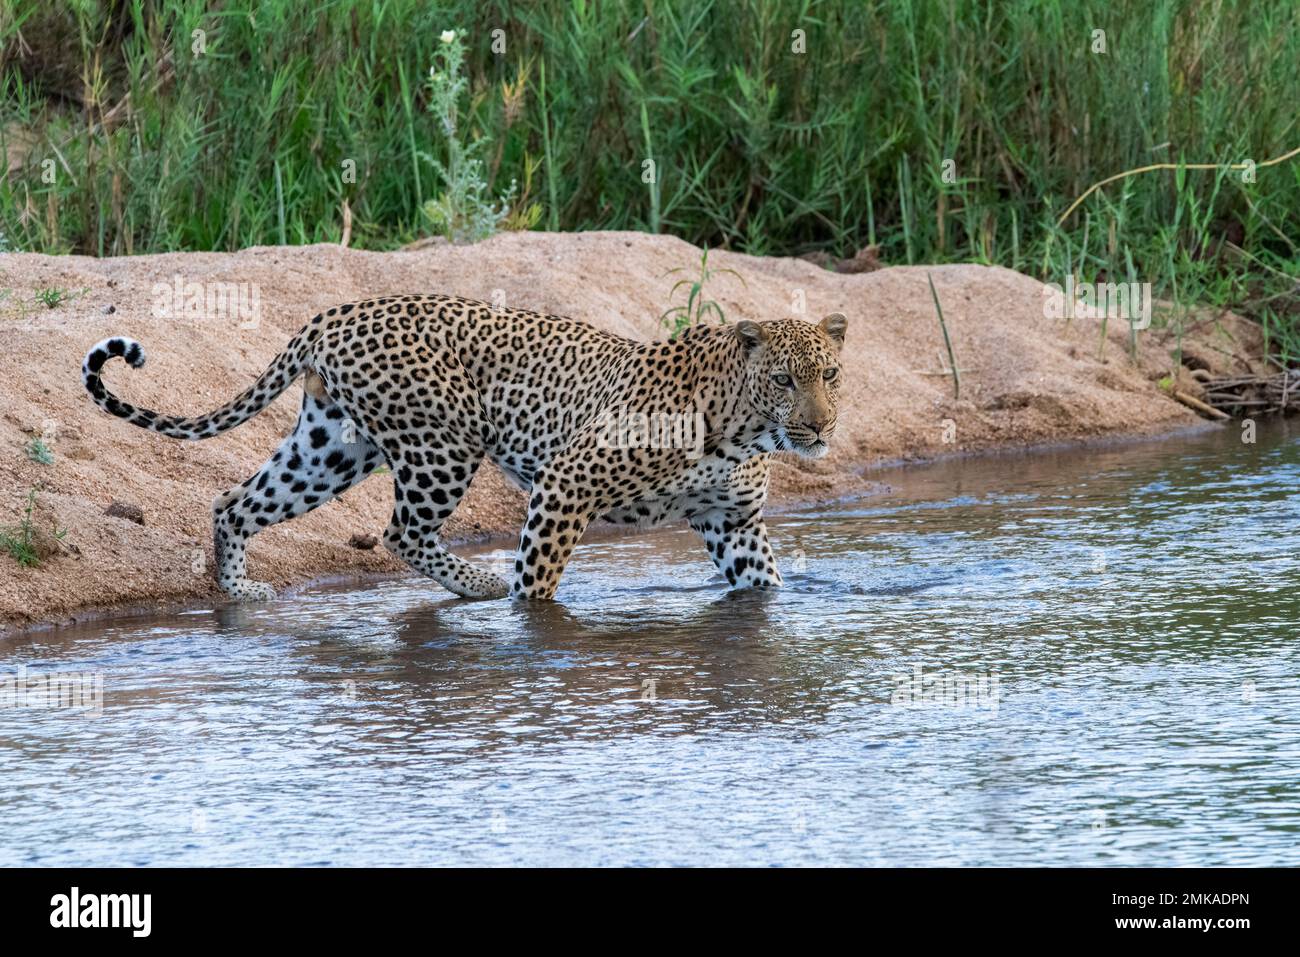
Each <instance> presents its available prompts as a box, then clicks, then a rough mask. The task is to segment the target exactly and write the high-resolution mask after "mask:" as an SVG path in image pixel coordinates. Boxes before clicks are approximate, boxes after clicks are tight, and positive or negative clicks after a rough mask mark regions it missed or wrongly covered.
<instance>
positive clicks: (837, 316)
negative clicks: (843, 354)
mask: <svg viewBox="0 0 1300 957" xmlns="http://www.w3.org/2000/svg"><path fill="white" fill-rule="evenodd" d="M817 325H818V326H820V327H821V330H822V332H824V333H826V335H828V336H830V337H831V338H832V339H834V340H835V341H836V342H837V343H839V344H840V345H844V332H845V330H846V329H847V328H848V325H849V319H848V316H846V315H844V313H842V312H832V313H831V314H830V315H829V316H827V317H826V318H825V319H823V320H822V321H821V322H819V323H817Z"/></svg>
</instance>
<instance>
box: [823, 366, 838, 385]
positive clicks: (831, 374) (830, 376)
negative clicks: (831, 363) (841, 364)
mask: <svg viewBox="0 0 1300 957" xmlns="http://www.w3.org/2000/svg"><path fill="white" fill-rule="evenodd" d="M839 375H840V370H839V369H836V368H834V367H832V368H830V369H827V370H826V371H825V372H823V373H822V378H823V379H825V380H826V381H827V382H834V381H835V380H836V379H838V378H839Z"/></svg>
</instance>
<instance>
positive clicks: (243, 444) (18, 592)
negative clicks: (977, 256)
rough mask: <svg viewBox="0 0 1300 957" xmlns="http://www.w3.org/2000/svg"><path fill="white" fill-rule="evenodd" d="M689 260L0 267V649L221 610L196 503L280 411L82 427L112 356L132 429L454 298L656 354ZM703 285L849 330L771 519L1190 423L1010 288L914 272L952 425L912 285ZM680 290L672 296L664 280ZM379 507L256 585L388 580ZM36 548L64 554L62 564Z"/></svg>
mask: <svg viewBox="0 0 1300 957" xmlns="http://www.w3.org/2000/svg"><path fill="white" fill-rule="evenodd" d="M698 260H699V250H697V249H695V248H694V247H692V246H690V245H688V244H687V243H684V242H682V241H680V240H677V239H674V238H671V237H665V236H647V235H643V234H639V233H582V234H571V235H570V234H558V235H557V234H544V233H509V234H503V235H500V236H498V237H496V238H494V239H492V240H489V241H487V242H485V243H482V244H480V245H477V246H473V247H451V246H446V245H437V246H431V247H428V248H425V249H420V250H418V251H411V252H390V253H371V252H361V251H355V250H347V249H342V248H339V247H337V246H329V245H318V246H307V247H283V248H281V247H276V248H255V249H248V250H244V251H242V252H239V253H175V254H167V255H158V256H139V257H132V258H118V259H91V258H83V257H71V256H62V257H56V256H41V255H28V254H10V255H5V256H3V257H0V290H8V295H7V296H5V297H4V298H3V299H2V300H0V330H3V335H4V344H5V348H4V349H3V351H2V353H0V383H3V390H4V396H5V401H4V404H3V409H2V410H0V525H4V526H14V525H16V524H17V523H18V522H19V521H20V519H21V516H22V512H23V509H24V507H25V505H26V502H27V500H28V494H29V491H30V490H31V489H36V490H37V493H36V508H35V512H34V521H35V525H36V529H37V533H38V536H37V537H38V544H41V545H42V546H43V550H44V551H46V552H48V554H47V555H46V557H45V558H44V559H43V561H42V562H41V564H40V565H39V566H38V567H35V568H22V567H20V566H19V565H18V564H17V563H16V562H15V561H14V560H13V559H12V558H10V557H9V556H7V555H4V554H0V626H18V627H21V626H23V625H27V624H32V623H36V622H46V621H60V620H68V619H70V618H75V617H76V615H77V613H78V610H79V609H87V608H92V607H100V606H106V605H117V604H127V605H133V606H139V605H141V604H148V603H150V602H170V601H178V600H187V599H194V598H200V597H203V596H206V595H209V594H215V587H214V586H213V585H212V583H211V576H210V569H211V545H210V542H209V508H210V504H211V501H212V499H213V498H214V497H215V496H217V495H218V494H219V493H221V492H223V491H224V490H226V489H227V488H229V487H230V486H232V485H234V484H236V483H237V482H239V481H241V480H242V479H243V478H245V477H246V476H248V475H249V474H251V473H252V472H253V471H254V470H255V469H256V468H257V467H258V466H259V465H260V464H261V463H262V462H263V461H264V460H265V458H266V457H267V455H268V454H269V453H270V452H271V451H272V450H273V449H274V447H275V446H276V444H277V443H278V441H279V439H280V437H281V436H282V435H283V434H284V433H285V432H287V431H288V429H289V428H290V427H291V426H292V424H293V421H294V418H295V416H296V413H297V406H298V402H299V400H300V396H299V394H298V389H297V388H294V389H291V390H290V391H289V392H288V393H286V394H285V395H284V396H282V397H281V398H280V399H279V400H278V401H277V402H276V403H275V405H273V406H272V407H271V408H270V409H269V410H268V411H267V412H265V413H264V414H263V415H261V416H260V417H258V418H256V419H254V420H253V421H251V422H249V423H247V424H246V425H244V426H242V427H241V428H239V429H236V430H235V431H233V432H230V433H227V434H226V435H223V436H220V437H218V438H215V439H211V440H209V441H206V442H199V443H181V442H176V441H173V440H169V439H165V438H163V437H161V436H158V435H155V434H152V433H148V432H145V431H143V430H140V429H137V428H134V427H132V426H129V425H127V424H125V423H123V422H121V421H119V420H115V419H111V418H109V417H108V416H106V415H104V414H103V413H102V412H100V411H99V410H98V409H97V408H95V407H94V406H93V405H92V404H91V402H90V401H89V399H88V398H87V396H86V395H85V393H84V391H83V390H82V387H81V383H80V377H79V370H80V364H81V359H82V356H83V355H84V353H85V352H86V350H87V348H88V347H89V346H90V345H92V344H93V343H94V342H96V341H98V340H99V339H101V338H103V337H104V336H107V335H110V334H114V333H121V334H125V335H129V336H132V337H134V338H136V339H139V340H140V341H141V342H142V343H143V344H144V346H145V348H146V350H147V352H148V355H149V361H148V364H147V365H146V366H145V367H144V368H143V369H141V370H139V371H133V370H131V369H129V368H128V367H126V366H125V364H123V363H114V364H113V365H111V366H110V367H109V368H108V370H107V373H106V379H107V381H108V382H109V384H110V387H111V388H112V389H113V390H114V391H116V392H117V393H119V394H120V395H122V396H123V398H125V399H127V400H128V401H131V402H133V403H135V404H138V405H143V406H147V407H150V408H154V409H158V410H162V411H165V412H169V413H182V414H193V413H198V412H203V411H207V410H209V409H212V408H215V407H217V406H219V405H221V404H222V403H223V402H225V401H226V400H227V399H228V398H229V397H231V396H232V395H234V394H235V393H236V392H238V391H239V390H241V389H242V388H243V387H244V386H245V385H247V384H248V383H249V382H251V381H252V379H253V378H255V377H256V376H257V374H258V373H260V372H261V370H262V369H263V367H264V366H265V365H266V364H267V363H268V362H269V361H270V360H271V359H272V358H273V357H274V355H275V354H276V353H277V352H278V351H279V350H280V349H281V348H282V347H283V345H284V343H285V342H286V341H287V340H288V339H289V337H290V336H292V335H293V333H294V332H295V331H296V330H297V329H298V328H299V326H301V325H302V323H303V322H305V321H306V320H307V319H308V318H310V317H311V316H312V315H313V314H314V313H315V312H317V311H319V310H320V309H322V308H325V307H327V306H330V305H334V304H337V303H340V302H347V301H350V300H356V299H361V298H366V297H372V296H378V295H383V294H390V293H404V292H447V293H452V294H456V295H462V296H468V297H473V298H477V299H486V300H492V299H493V298H494V297H495V298H496V300H497V301H504V303H505V304H507V305H511V306H517V307H520V308H526V309H534V310H537V311H541V312H548V313H559V314H565V315H570V316H575V317H577V318H580V319H584V320H587V321H589V322H592V323H595V324H596V325H599V326H601V327H603V328H606V329H610V330H612V331H614V332H617V333H620V334H623V335H627V336H633V337H640V338H655V337H660V336H662V329H661V328H660V327H659V326H658V323H657V316H658V315H659V314H660V313H662V312H663V310H664V309H665V308H667V306H668V305H669V299H668V297H669V291H670V289H671V287H672V285H673V283H674V282H675V281H677V279H679V278H681V277H682V276H690V275H693V272H692V270H695V269H697V267H698ZM709 264H710V266H711V267H714V268H728V269H735V270H736V271H737V272H738V273H739V274H740V275H741V276H742V277H743V278H744V284H742V283H741V282H740V281H739V280H737V279H736V278H735V277H734V276H731V275H720V276H717V277H715V278H714V279H713V280H712V282H711V283H710V285H709V287H708V290H707V294H708V295H709V296H710V298H713V299H716V300H717V301H718V302H719V303H720V304H721V305H722V307H723V309H724V310H725V311H726V313H727V316H728V317H729V318H731V319H737V318H753V319H764V318H777V317H780V316H785V315H791V314H794V313H795V312H796V308H797V306H798V305H799V304H803V305H804V308H805V309H806V316H807V317H809V318H817V317H820V316H822V315H824V314H826V313H829V312H843V313H845V314H846V315H847V316H849V319H850V327H849V334H848V344H847V346H846V363H845V366H846V386H845V396H844V399H843V400H842V405H843V410H842V413H841V421H840V427H839V432H838V434H837V437H836V442H835V445H834V447H833V449H832V452H831V454H830V455H829V456H828V457H826V458H825V459H822V460H820V461H818V462H789V463H783V464H781V465H780V466H779V467H778V468H777V470H776V472H775V475H774V487H773V499H774V504H775V505H776V506H778V507H780V506H789V505H791V504H794V503H798V502H804V501H816V500H820V499H827V498H838V497H842V496H845V495H848V494H852V493H854V492H856V491H862V490H865V489H866V488H867V487H868V486H869V482H870V479H869V477H868V476H865V475H864V474H863V472H864V470H866V469H868V468H870V467H871V466H873V465H876V464H879V463H881V462H884V461H891V460H898V459H910V458H924V457H930V456H934V455H940V454H945V453H952V452H957V451H977V450H983V449H992V448H1005V447H1018V446H1026V445H1032V444H1038V443H1042V442H1046V441H1073V440H1082V439H1091V438H1099V437H1104V436H1119V435H1134V434H1158V433H1163V432H1167V431H1170V430H1173V429H1177V428H1180V427H1185V426H1188V425H1190V424H1194V423H1195V422H1196V421H1197V417H1196V416H1195V415H1194V414H1193V413H1192V412H1190V411H1189V410H1188V409H1187V408H1185V407H1184V406H1182V405H1180V404H1178V403H1177V402H1175V401H1173V400H1172V399H1171V398H1169V397H1168V395H1167V394H1166V393H1165V392H1164V391H1162V390H1161V389H1160V388H1159V386H1158V385H1157V380H1158V379H1159V378H1161V377H1162V376H1165V375H1167V374H1168V373H1170V372H1171V371H1172V366H1171V359H1170V356H1169V352H1170V346H1171V343H1170V342H1169V340H1168V338H1167V337H1165V336H1163V335H1161V334H1160V333H1154V332H1148V333H1143V334H1142V335H1141V337H1140V350H1139V357H1138V362H1137V363H1136V364H1134V363H1132V362H1131V361H1130V360H1129V358H1128V356H1127V354H1126V349H1127V327H1126V324H1125V323H1123V322H1117V321H1112V322H1111V324H1110V325H1111V328H1110V330H1109V333H1108V336H1107V340H1106V344H1105V347H1104V353H1103V355H1102V357H1101V358H1100V359H1099V358H1098V343H1099V332H1100V326H1099V325H1098V323H1097V322H1096V321H1095V320H1080V319H1075V320H1074V321H1073V322H1072V323H1070V324H1069V325H1068V326H1067V325H1066V324H1065V323H1063V322H1061V321H1052V320H1048V319H1045V318H1044V317H1043V297H1042V286H1041V284H1040V283H1038V282H1037V281H1036V280H1034V279H1031V278H1029V277H1026V276H1022V275H1019V274H1017V273H1014V272H1011V271H1008V270H1005V269H1001V268H990V267H981V266H937V267H928V268H929V271H930V272H931V274H932V275H933V277H934V283H935V287H936V289H937V290H938V293H939V297H940V300H941V302H942V304H943V307H944V314H945V317H946V320H947V323H948V327H949V331H950V332H951V335H952V340H953V348H954V350H955V354H956V356H957V359H958V364H959V366H960V367H961V368H962V369H963V370H965V371H964V374H963V377H962V392H961V399H960V401H957V400H955V399H954V398H953V384H952V380H951V378H950V377H947V376H943V375H934V374H930V373H933V372H935V371H937V370H939V369H940V368H941V366H940V363H941V358H940V356H941V354H942V353H943V351H944V345H943V337H942V333H941V331H940V328H939V324H938V321H937V320H936V317H935V313H934V308H933V305H932V303H931V299H930V293H929V288H928V286H927V284H926V268H923V267H898V268H889V269H882V270H879V271H875V272H869V273H860V274H852V275H841V274H837V273H833V272H828V271H826V270H824V269H821V268H819V267H817V266H814V265H812V264H810V263H808V262H804V261H802V260H798V259H768V258H756V257H750V256H742V255H737V254H730V253H725V252H713V253H711V254H710V257H709ZM679 267H680V268H682V269H684V270H685V272H683V273H679V274H673V275H665V274H666V273H667V271H668V270H670V269H674V268H679ZM177 277H179V279H180V281H181V282H182V283H191V282H198V283H209V284H210V283H217V282H222V283H245V284H250V285H249V286H247V287H245V288H247V289H252V290H255V291H256V294H257V296H258V301H259V303H260V320H259V321H258V322H257V323H256V325H255V326H253V327H251V328H249V327H245V326H247V325H248V324H247V323H241V322H240V317H239V316H237V315H234V316H227V317H225V318H193V319H188V318H182V319H173V318H160V317H157V316H155V315H154V306H155V304H156V300H157V294H156V290H155V286H156V284H159V283H163V284H168V285H174V284H175V282H176V280H177ZM42 289H64V290H68V291H69V292H70V293H71V294H72V295H71V298H70V299H68V300H67V301H64V302H61V303H60V304H58V305H56V306H54V307H53V308H50V307H48V306H47V305H45V304H43V303H39V302H34V301H33V299H34V297H35V296H36V295H37V293H38V292H39V291H40V290H42ZM678 301H681V300H680V299H679V300H678ZM1230 318H1231V317H1229V319H1230ZM1227 325H1228V326H1229V327H1231V331H1232V332H1234V333H1236V335H1237V339H1236V340H1234V339H1232V338H1230V337H1228V338H1225V332H1224V331H1223V326H1222V325H1221V324H1219V323H1211V324H1210V326H1212V327H1213V331H1205V330H1202V331H1201V332H1200V333H1199V335H1200V336H1201V339H1200V340H1198V339H1196V338H1195V337H1193V338H1192V339H1189V340H1188V341H1187V344H1186V346H1187V348H1189V349H1191V351H1193V352H1194V353H1197V354H1199V355H1203V356H1206V357H1208V358H1207V359H1206V360H1205V361H1206V362H1207V363H1208V364H1211V365H1214V366H1216V367H1226V368H1232V366H1231V365H1230V364H1228V363H1231V362H1232V361H1235V360H1233V359H1232V355H1233V354H1234V352H1237V353H1242V354H1244V353H1245V352H1248V351H1249V343H1247V344H1246V345H1241V344H1240V342H1239V340H1245V339H1247V338H1248V337H1249V330H1248V329H1247V328H1246V327H1244V326H1242V325H1240V324H1238V323H1236V322H1228V323H1227ZM1198 350H1199V351H1198ZM38 437H43V438H44V440H45V442H46V444H47V445H48V447H49V449H50V450H51V452H52V453H53V462H52V463H51V464H43V463H41V462H37V461H33V460H32V459H31V458H29V456H28V454H27V452H26V451H25V449H26V447H27V445H28V443H30V442H31V441H32V440H33V439H35V438H38ZM391 494H392V493H391V488H390V483H389V482H388V481H387V480H386V479H385V478H383V477H382V476H377V477H375V478H373V479H371V480H370V481H368V482H366V483H364V484H363V485H361V486H359V487H358V488H356V489H354V490H353V491H351V492H349V493H348V494H347V495H346V496H345V497H344V498H342V499H340V500H338V501H335V502H332V503H330V504H329V505H327V506H325V507H323V508H321V509H318V510H317V511H316V512H314V513H312V514H310V515H308V516H306V517H304V518H301V519H298V520H295V521H293V522H291V523H287V524H285V525H281V526H277V527H275V528H273V529H271V530H269V531H268V532H266V533H264V534H262V535H259V536H258V537H257V539H256V541H255V542H254V544H253V546H252V548H251V550H250V571H251V574H252V575H253V577H255V578H259V579H264V580H268V581H271V582H273V583H275V584H276V585H278V586H281V587H283V586H287V585H293V584H297V583H301V582H303V581H306V580H308V579H311V578H315V577H319V576H323V575H331V574H339V573H344V574H346V573H350V572H361V573H365V572H391V571H398V570H401V569H402V566H401V565H400V564H399V563H397V562H396V561H395V560H393V559H391V558H390V557H389V556H388V555H387V554H385V553H384V552H383V550H382V549H375V550H372V551H367V550H359V549H357V548H354V547H351V546H350V545H349V539H350V538H351V537H352V536H353V535H354V534H362V535H365V534H378V533H379V532H381V531H382V530H383V528H384V526H385V524H386V522H387V519H388V512H389V510H390V507H391ZM114 501H117V502H120V503H124V504H126V505H128V506H134V507H136V508H138V509H139V510H140V511H141V512H142V514H143V520H144V524H143V525H141V524H139V523H138V522H136V521H133V520H132V519H131V518H129V517H117V516H113V515H108V514H105V509H106V508H107V507H108V506H109V505H110V504H111V503H112V502H114ZM522 502H523V495H522V493H520V492H517V491H515V490H514V489H512V488H510V487H508V486H507V485H506V484H505V482H504V480H503V479H502V477H501V476H500V475H499V474H498V473H497V472H496V471H495V470H494V469H491V468H485V469H483V470H481V472H480V474H479V476H478V477H477V478H476V480H475V483H474V486H473V487H472V488H471V490H470V493H469V495H468V496H467V497H466V500H465V501H464V502H463V503H462V505H461V507H460V510H459V511H458V513H457V514H456V516H455V517H454V518H453V519H452V521H451V522H449V523H448V526H447V529H446V532H447V534H448V536H449V537H451V538H453V539H457V540H462V541H463V540H468V539H474V538H482V537H486V536H491V535H509V536H513V535H514V534H515V531H516V529H517V527H518V524H519V521H520V516H521V514H522ZM52 529H57V530H59V531H63V532H64V534H63V537H62V539H61V540H58V539H54V538H53V537H52V536H51V534H50V532H51V530H52Z"/></svg>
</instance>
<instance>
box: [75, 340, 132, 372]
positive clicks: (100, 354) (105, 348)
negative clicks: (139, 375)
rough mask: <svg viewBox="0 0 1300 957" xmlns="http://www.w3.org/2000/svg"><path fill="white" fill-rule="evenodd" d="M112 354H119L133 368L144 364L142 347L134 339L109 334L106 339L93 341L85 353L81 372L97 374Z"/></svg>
mask: <svg viewBox="0 0 1300 957" xmlns="http://www.w3.org/2000/svg"><path fill="white" fill-rule="evenodd" d="M114 356H121V357H122V358H123V359H125V360H126V361H127V362H128V363H129V364H130V365H131V367H132V368H133V369H138V368H140V367H141V366H142V365H144V347H143V346H141V345H140V343H138V342H136V341H135V340H134V339H129V338H127V337H126V336H110V337H109V338H107V339H104V340H101V341H100V342H97V343H95V345H93V346H92V347H91V349H90V351H89V352H87V353H86V361H85V362H84V363H83V364H82V372H83V373H84V374H85V375H86V376H87V377H90V376H97V375H99V370H100V369H102V368H103V367H104V363H105V362H107V361H108V360H109V359H112V358H113V357H114Z"/></svg>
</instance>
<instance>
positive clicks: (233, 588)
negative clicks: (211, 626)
mask: <svg viewBox="0 0 1300 957" xmlns="http://www.w3.org/2000/svg"><path fill="white" fill-rule="evenodd" d="M221 590H222V591H224V592H225V593H226V594H227V595H229V596H230V597H231V598H233V599H234V600H235V601H271V600H272V599H273V598H275V589H274V588H272V587H271V586H270V585H268V584H267V583H266V582H255V581H253V580H251V579H248V578H241V579H239V580H238V581H233V582H231V583H230V584H228V585H223V586H222V588H221Z"/></svg>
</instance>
